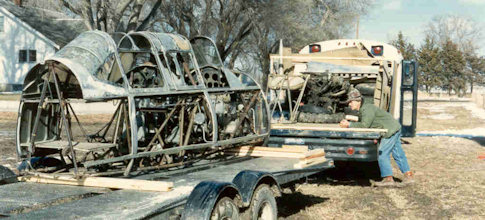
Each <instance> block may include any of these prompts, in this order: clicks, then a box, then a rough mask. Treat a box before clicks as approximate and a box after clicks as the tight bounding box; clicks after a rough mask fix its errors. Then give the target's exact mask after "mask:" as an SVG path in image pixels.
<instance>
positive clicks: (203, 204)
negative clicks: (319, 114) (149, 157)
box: [0, 157, 333, 219]
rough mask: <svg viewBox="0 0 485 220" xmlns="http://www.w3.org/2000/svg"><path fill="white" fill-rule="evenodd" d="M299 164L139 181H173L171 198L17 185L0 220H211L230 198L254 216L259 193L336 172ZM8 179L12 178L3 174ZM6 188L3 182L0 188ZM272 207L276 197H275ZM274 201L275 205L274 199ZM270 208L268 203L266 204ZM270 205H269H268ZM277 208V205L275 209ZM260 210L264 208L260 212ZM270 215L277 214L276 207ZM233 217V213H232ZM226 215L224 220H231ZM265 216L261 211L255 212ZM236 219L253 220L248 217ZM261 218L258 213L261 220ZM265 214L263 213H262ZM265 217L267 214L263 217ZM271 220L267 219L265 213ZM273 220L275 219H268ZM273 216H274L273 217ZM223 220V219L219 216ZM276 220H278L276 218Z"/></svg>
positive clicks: (255, 163) (205, 166)
mask: <svg viewBox="0 0 485 220" xmlns="http://www.w3.org/2000/svg"><path fill="white" fill-rule="evenodd" d="M298 160H299V159H294V158H270V157H258V158H256V157H235V158H232V159H228V160H223V161H219V162H214V161H210V162H200V163H199V164H197V165H193V166H192V167H186V168H183V169H177V170H173V171H165V172H153V173H149V174H144V175H138V176H136V177H135V178H136V179H144V180H157V181H170V182H173V184H174V187H173V189H172V190H171V191H168V192H147V191H136V190H111V189H106V188H96V187H80V186H68V185H55V184H40V183H28V182H15V183H10V184H4V185H0V217H7V218H15V219H78V218H82V219H146V218H155V219H179V218H182V219H213V217H214V209H216V208H215V207H219V208H220V207H224V204H222V205H220V201H221V200H223V199H224V198H230V199H231V200H232V201H234V204H235V205H236V206H237V209H238V210H237V211H238V213H239V210H242V211H241V212H243V211H244V210H253V207H252V206H253V205H254V204H253V203H254V202H252V200H254V197H255V196H258V195H256V194H257V193H256V192H255V191H258V190H260V189H261V188H267V189H268V188H269V189H271V192H272V193H273V196H278V195H281V194H280V190H281V188H280V187H281V186H284V185H288V184H291V183H292V182H294V181H295V180H299V179H302V178H305V177H308V176H309V175H312V174H315V173H318V172H321V171H323V170H325V169H328V168H331V167H333V161H332V160H327V161H326V162H324V163H319V164H317V165H314V166H309V167H306V168H303V169H294V168H293V165H294V164H295V163H297V162H298ZM0 176H3V177H6V176H8V175H5V173H4V174H2V175H0ZM2 182H5V181H2V180H1V179H0V183H2ZM272 198H273V199H272V200H273V201H275V200H274V197H272ZM270 200H271V199H270ZM265 204H266V203H265ZM267 204H271V201H269V202H268V203H267ZM274 204H275V205H276V203H274ZM259 208H260V209H262V207H259ZM265 210H269V211H270V212H273V211H274V213H276V207H274V210H273V209H271V207H270V209H265ZM232 211H234V210H232ZM232 211H231V210H227V204H226V205H225V210H223V212H222V213H219V214H220V215H223V214H226V215H227V214H228V213H229V214H231V213H232ZM257 212H261V210H259V211H257ZM245 213H248V214H246V216H244V214H242V215H239V214H237V217H238V218H239V217H241V218H242V219H254V218H253V217H252V216H253V215H252V214H250V212H248V211H246V212H245ZM257 214H258V213H256V215H257ZM260 214H261V213H260ZM263 214H264V213H263ZM266 214H268V213H266ZM269 214H271V213H269ZM269 216H272V215H269ZM218 217H219V218H216V219H221V218H220V217H221V216H218ZM273 217H275V218H276V216H273ZM272 219H273V218H272Z"/></svg>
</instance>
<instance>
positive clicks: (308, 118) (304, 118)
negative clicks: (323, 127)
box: [297, 112, 345, 123]
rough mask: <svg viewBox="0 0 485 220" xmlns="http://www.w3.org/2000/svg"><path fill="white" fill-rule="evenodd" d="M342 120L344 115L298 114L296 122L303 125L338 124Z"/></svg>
mask: <svg viewBox="0 0 485 220" xmlns="http://www.w3.org/2000/svg"><path fill="white" fill-rule="evenodd" d="M344 118H345V114H344V113H335V114H318V113H305V112H300V114H299V115H298V118H297V121H298V122H304V123H339V122H340V121H341V120H342V119H344Z"/></svg>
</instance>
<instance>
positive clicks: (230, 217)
mask: <svg viewBox="0 0 485 220" xmlns="http://www.w3.org/2000/svg"><path fill="white" fill-rule="evenodd" d="M222 219H227V220H235V219H239V208H238V207H237V205H236V203H235V202H234V200H232V199H231V198H229V197H223V198H222V199H220V200H219V201H218V202H217V203H216V205H215V206H214V209H212V214H211V220H222Z"/></svg>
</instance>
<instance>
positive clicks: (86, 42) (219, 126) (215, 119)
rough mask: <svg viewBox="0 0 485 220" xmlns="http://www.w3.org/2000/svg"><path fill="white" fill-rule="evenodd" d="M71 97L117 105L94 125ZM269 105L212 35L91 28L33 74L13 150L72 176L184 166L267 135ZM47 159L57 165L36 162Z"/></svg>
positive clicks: (25, 158) (27, 84) (50, 169)
mask: <svg viewBox="0 0 485 220" xmlns="http://www.w3.org/2000/svg"><path fill="white" fill-rule="evenodd" d="M74 100H83V101H86V102H108V101H113V102H115V103H117V108H116V110H115V112H114V113H113V115H112V116H111V119H110V120H109V121H108V123H106V124H104V125H103V126H101V127H100V128H98V129H97V131H96V132H94V133H89V131H88V130H89V129H86V128H85V125H83V123H81V121H80V120H79V118H78V116H77V115H76V113H75V111H74V109H73V107H72V105H71V102H72V101H74ZM267 106H268V104H267V101H266V99H265V95H264V93H263V91H262V90H261V87H260V86H259V85H257V83H256V82H255V81H254V80H253V79H252V78H251V77H249V76H247V75H245V74H235V73H233V72H232V71H230V70H228V69H226V68H224V66H223V63H222V61H221V59H220V56H219V54H218V52H217V48H216V47H215V45H214V43H213V42H212V41H211V40H210V39H209V38H206V37H196V38H194V39H192V40H191V41H189V40H188V39H186V38H184V37H183V36H180V35H175V34H167V33H151V32H132V33H128V34H125V33H114V34H112V35H109V34H107V33H104V32H100V31H89V32H85V33H83V34H81V35H80V36H79V37H77V38H76V39H74V40H73V41H72V42H70V43H69V44H68V45H66V46H65V47H64V48H63V49H62V50H60V51H59V52H57V53H56V54H55V55H54V56H53V57H52V58H50V59H48V60H46V61H45V62H44V63H41V64H37V65H36V66H34V67H33V68H32V69H31V70H30V71H29V73H28V74H27V76H26V78H25V81H24V89H23V92H22V99H21V101H20V108H19V114H18V122H17V140H16V143H17V144H16V145H17V152H18V155H19V157H20V158H21V159H22V160H23V161H25V162H26V164H28V167H29V168H30V169H35V170H36V171H45V172H62V171H73V172H74V173H75V174H76V175H78V174H79V173H82V174H89V175H116V174H122V173H123V174H124V175H129V174H130V172H132V171H134V170H139V171H146V170H157V169H168V168H172V167H180V166H186V165H188V164H190V163H193V162H194V161H197V160H200V159H210V158H216V157H219V156H221V155H222V153H221V152H222V151H223V150H224V149H226V148H229V147H233V146H237V145H243V144H245V145H247V144H260V143H262V142H263V141H265V140H266V139H267V137H268V132H269V119H268V115H269V110H268V108H267ZM76 129H77V130H76ZM79 134H81V135H79ZM46 158H56V159H58V160H56V159H51V160H56V161H58V163H57V164H56V166H54V167H52V166H44V167H42V163H34V162H33V161H47V160H46ZM34 159H35V160H34ZM43 165H45V164H43Z"/></svg>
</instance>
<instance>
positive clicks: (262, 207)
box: [249, 184, 278, 220]
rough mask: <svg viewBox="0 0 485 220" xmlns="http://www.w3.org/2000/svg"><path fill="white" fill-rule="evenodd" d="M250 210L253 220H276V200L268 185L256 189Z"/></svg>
mask: <svg viewBox="0 0 485 220" xmlns="http://www.w3.org/2000/svg"><path fill="white" fill-rule="evenodd" d="M249 209H250V214H251V219H253V220H255V219H258V220H259V219H261V220H273V219H274V220H276V218H277V217H278V216H277V214H278V208H277V206H276V199H275V197H274V194H273V191H271V189H270V188H269V186H268V185H267V184H261V185H259V186H258V188H256V190H255V191H254V194H253V198H252V199H251V205H250V207H249Z"/></svg>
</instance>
